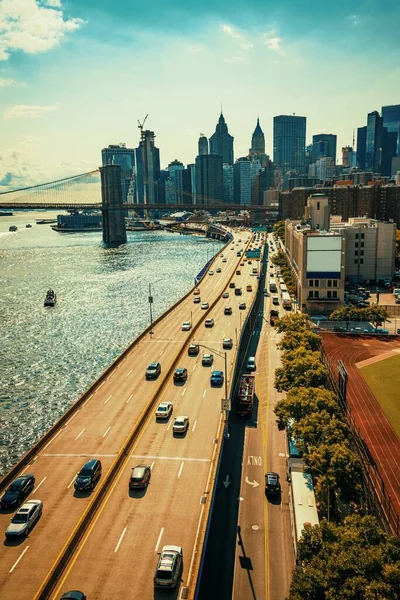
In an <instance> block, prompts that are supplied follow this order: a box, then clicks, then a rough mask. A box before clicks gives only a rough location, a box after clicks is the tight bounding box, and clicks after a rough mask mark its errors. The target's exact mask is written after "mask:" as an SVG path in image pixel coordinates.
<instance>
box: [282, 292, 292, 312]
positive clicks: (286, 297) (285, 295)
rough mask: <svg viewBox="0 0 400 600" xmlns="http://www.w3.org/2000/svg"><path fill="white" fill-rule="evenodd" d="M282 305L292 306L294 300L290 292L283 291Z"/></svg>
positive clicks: (284, 306)
mask: <svg viewBox="0 0 400 600" xmlns="http://www.w3.org/2000/svg"><path fill="white" fill-rule="evenodd" d="M282 306H283V308H292V302H291V300H290V295H289V293H288V292H282Z"/></svg>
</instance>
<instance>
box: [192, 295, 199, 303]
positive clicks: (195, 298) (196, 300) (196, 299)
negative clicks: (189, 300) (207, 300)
mask: <svg viewBox="0 0 400 600" xmlns="http://www.w3.org/2000/svg"><path fill="white" fill-rule="evenodd" d="M193 302H194V304H200V302H201V298H200V296H195V297H194V298H193Z"/></svg>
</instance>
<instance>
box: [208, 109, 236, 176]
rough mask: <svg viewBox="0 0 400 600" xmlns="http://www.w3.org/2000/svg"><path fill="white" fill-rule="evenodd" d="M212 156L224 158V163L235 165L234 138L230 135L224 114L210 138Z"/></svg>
mask: <svg viewBox="0 0 400 600" xmlns="http://www.w3.org/2000/svg"><path fill="white" fill-rule="evenodd" d="M210 154H218V155H219V156H222V162H223V163H226V164H228V165H233V136H232V135H230V134H229V133H228V126H227V124H226V123H225V119H224V115H223V114H222V112H221V115H220V117H219V120H218V123H217V126H216V128H215V133H213V135H212V136H211V137H210Z"/></svg>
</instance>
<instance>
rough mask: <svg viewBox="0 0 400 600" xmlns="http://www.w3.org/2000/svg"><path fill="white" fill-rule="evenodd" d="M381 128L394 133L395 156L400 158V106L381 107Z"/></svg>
mask: <svg viewBox="0 0 400 600" xmlns="http://www.w3.org/2000/svg"><path fill="white" fill-rule="evenodd" d="M382 119H383V126H384V127H386V129H387V130H388V132H389V133H396V134H397V140H396V156H400V104H392V105H391V106H382Z"/></svg>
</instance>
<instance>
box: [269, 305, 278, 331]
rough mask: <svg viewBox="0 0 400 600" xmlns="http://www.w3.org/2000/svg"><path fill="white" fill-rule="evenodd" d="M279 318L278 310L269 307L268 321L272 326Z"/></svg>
mask: <svg viewBox="0 0 400 600" xmlns="http://www.w3.org/2000/svg"><path fill="white" fill-rule="evenodd" d="M278 319H279V310H274V309H271V310H270V311H269V323H270V325H272V327H273V326H274V325H275V322H276V321H277V320H278Z"/></svg>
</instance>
